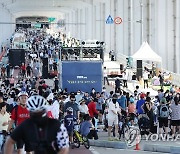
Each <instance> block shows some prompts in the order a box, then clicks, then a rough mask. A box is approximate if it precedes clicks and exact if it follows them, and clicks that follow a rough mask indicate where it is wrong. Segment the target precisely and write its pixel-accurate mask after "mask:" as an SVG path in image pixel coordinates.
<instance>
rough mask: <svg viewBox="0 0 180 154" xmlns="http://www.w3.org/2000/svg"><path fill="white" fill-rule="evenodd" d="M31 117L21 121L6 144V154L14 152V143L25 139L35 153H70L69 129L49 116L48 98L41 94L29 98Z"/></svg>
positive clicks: (26, 144) (28, 105)
mask: <svg viewBox="0 0 180 154" xmlns="http://www.w3.org/2000/svg"><path fill="white" fill-rule="evenodd" d="M27 108H28V110H29V112H30V118H29V119H27V120H25V121H24V122H23V123H21V124H20V125H19V126H18V127H17V128H16V129H15V130H14V131H13V132H12V133H11V135H10V137H9V138H8V140H7V142H6V144H5V154H12V153H13V149H14V144H15V142H17V141H18V140H19V139H21V140H23V141H24V143H25V146H27V147H28V148H29V149H28V150H29V151H34V153H35V154H68V151H69V139H68V134H67V130H66V128H65V127H64V125H63V124H61V122H60V121H58V120H56V119H51V118H48V117H47V111H46V100H45V98H44V97H42V96H39V95H34V96H31V97H30V98H29V99H28V100H27Z"/></svg>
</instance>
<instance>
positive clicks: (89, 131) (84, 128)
mask: <svg viewBox="0 0 180 154" xmlns="http://www.w3.org/2000/svg"><path fill="white" fill-rule="evenodd" d="M91 120H92V119H91V117H90V116H88V115H87V116H85V117H84V121H83V122H82V123H81V125H80V133H81V135H83V136H86V137H87V138H89V139H93V138H94V139H95V140H97V139H98V134H97V131H96V130H95V128H94V126H93V124H92V121H91Z"/></svg>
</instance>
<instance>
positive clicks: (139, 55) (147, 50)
mask: <svg viewBox="0 0 180 154" xmlns="http://www.w3.org/2000/svg"><path fill="white" fill-rule="evenodd" d="M132 58H133V60H134V61H135V60H142V61H151V62H156V63H160V64H161V63H162V58H161V57H160V56H159V55H157V53H156V52H154V51H153V50H152V49H151V47H150V46H149V44H148V43H147V42H143V43H142V45H141V47H140V48H139V50H138V51H137V52H136V53H135V54H134V55H132Z"/></svg>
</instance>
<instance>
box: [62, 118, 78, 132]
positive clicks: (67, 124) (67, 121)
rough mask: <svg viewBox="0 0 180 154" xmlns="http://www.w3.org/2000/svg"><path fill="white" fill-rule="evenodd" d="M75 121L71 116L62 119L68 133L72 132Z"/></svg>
mask: <svg viewBox="0 0 180 154" xmlns="http://www.w3.org/2000/svg"><path fill="white" fill-rule="evenodd" d="M75 120H76V119H75V118H74V116H73V115H66V116H65V118H64V125H65V127H66V129H67V131H68V132H71V131H73V128H74V121H75Z"/></svg>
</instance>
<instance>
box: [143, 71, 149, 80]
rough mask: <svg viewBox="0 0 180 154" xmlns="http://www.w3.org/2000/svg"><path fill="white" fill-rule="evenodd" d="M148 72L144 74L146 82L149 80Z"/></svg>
mask: <svg viewBox="0 0 180 154" xmlns="http://www.w3.org/2000/svg"><path fill="white" fill-rule="evenodd" d="M148 74H149V73H148V72H147V71H145V72H144V73H143V79H144V80H148Z"/></svg>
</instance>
